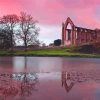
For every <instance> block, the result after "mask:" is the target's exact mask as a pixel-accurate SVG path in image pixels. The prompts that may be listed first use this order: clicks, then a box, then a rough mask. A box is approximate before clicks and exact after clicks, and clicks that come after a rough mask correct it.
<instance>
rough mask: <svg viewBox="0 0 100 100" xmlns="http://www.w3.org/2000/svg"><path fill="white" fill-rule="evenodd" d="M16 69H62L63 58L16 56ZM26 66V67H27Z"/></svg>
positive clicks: (14, 60) (39, 70)
mask: <svg viewBox="0 0 100 100" xmlns="http://www.w3.org/2000/svg"><path fill="white" fill-rule="evenodd" d="M13 64H14V71H17V72H19V71H23V70H27V71H33V72H34V71H38V72H48V71H56V70H61V65H62V59H61V58H46V57H43V58H41V57H25V58H24V57H15V58H14V59H13ZM25 68H26V69H25Z"/></svg>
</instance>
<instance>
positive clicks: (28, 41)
mask: <svg viewBox="0 0 100 100" xmlns="http://www.w3.org/2000/svg"><path fill="white" fill-rule="evenodd" d="M36 23H37V21H36V20H33V17H32V16H31V15H28V14H26V13H25V12H21V16H20V30H19V34H18V35H19V36H20V38H21V39H22V41H23V42H24V46H25V50H27V47H28V45H34V44H38V43H39V40H38V39H37V36H38V35H39V28H37V27H36Z"/></svg>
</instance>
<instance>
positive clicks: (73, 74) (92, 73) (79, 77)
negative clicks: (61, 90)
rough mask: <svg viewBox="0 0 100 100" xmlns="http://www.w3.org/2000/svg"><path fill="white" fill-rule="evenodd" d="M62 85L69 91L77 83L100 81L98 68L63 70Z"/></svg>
mask: <svg viewBox="0 0 100 100" xmlns="http://www.w3.org/2000/svg"><path fill="white" fill-rule="evenodd" d="M61 79H62V86H64V87H65V90H66V91H67V92H69V91H70V90H71V89H72V88H73V86H74V85H75V84H77V83H83V82H84V83H85V82H97V83H100V70H88V71H86V70H85V71H77V70H74V71H73V70H72V71H69V72H66V71H63V72H62V74H61Z"/></svg>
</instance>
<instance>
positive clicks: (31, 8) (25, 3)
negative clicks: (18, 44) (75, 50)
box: [0, 0, 100, 43]
mask: <svg viewBox="0 0 100 100" xmlns="http://www.w3.org/2000/svg"><path fill="white" fill-rule="evenodd" d="M20 11H25V12H27V13H29V14H31V15H32V16H33V18H34V19H37V20H38V21H39V26H40V28H41V31H40V36H39V38H40V39H41V40H42V41H44V42H46V43H50V42H53V40H54V39H58V38H61V24H62V22H63V21H65V20H66V18H67V17H68V16H69V17H70V18H71V19H72V20H73V21H74V24H76V25H78V26H82V27H87V28H93V29H95V28H99V27H100V20H99V19H100V0H0V15H1V16H2V15H3V14H8V13H16V14H19V12H20Z"/></svg>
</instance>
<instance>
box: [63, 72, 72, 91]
mask: <svg viewBox="0 0 100 100" xmlns="http://www.w3.org/2000/svg"><path fill="white" fill-rule="evenodd" d="M62 86H64V87H65V89H66V91H67V92H69V91H70V90H71V89H72V87H73V86H74V82H72V81H71V80H70V74H69V73H67V72H64V71H63V72H62Z"/></svg>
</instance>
